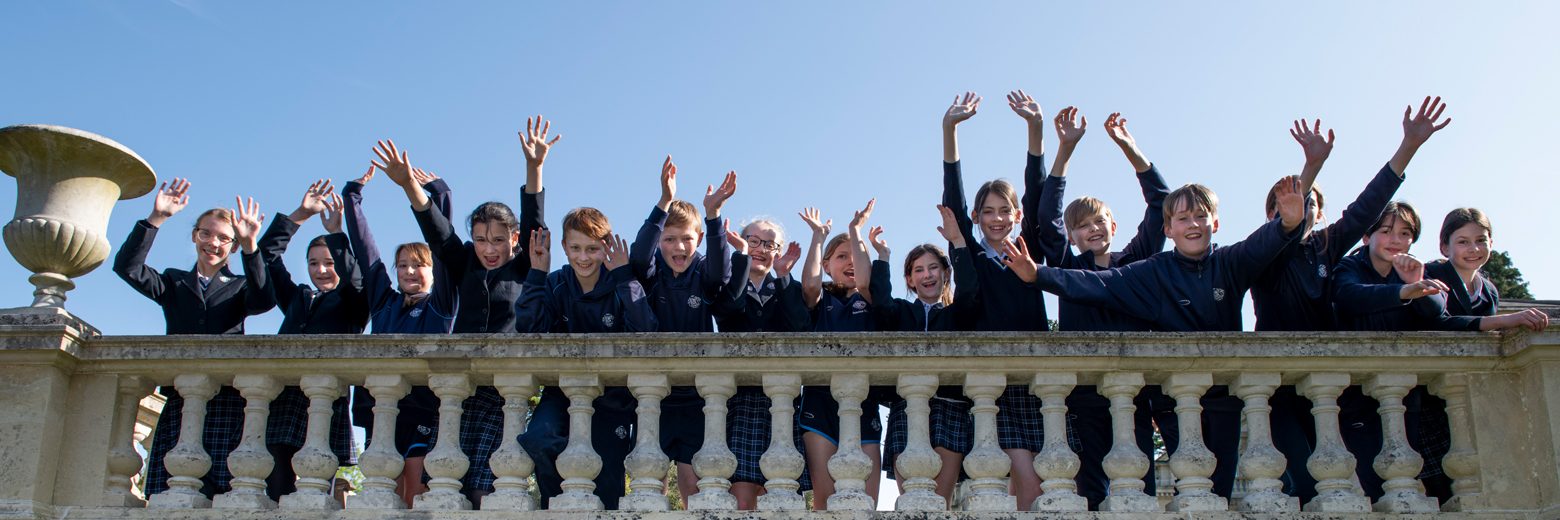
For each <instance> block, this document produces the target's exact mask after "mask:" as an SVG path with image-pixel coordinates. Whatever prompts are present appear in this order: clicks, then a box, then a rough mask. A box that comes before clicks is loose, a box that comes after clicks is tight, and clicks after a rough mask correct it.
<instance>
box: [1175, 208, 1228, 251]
mask: <svg viewBox="0 0 1560 520" xmlns="http://www.w3.org/2000/svg"><path fill="white" fill-rule="evenodd" d="M1189 205H1191V203H1190V202H1189V201H1182V202H1181V204H1179V206H1180V207H1178V208H1176V210H1175V212H1173V213H1171V214H1170V218H1169V219H1168V220H1166V221H1165V236H1167V237H1169V238H1170V241H1171V242H1174V243H1175V250H1176V251H1178V252H1180V253H1181V254H1182V255H1183V256H1186V257H1188V258H1202V257H1203V255H1206V254H1208V244H1210V243H1212V242H1213V234H1214V233H1217V232H1218V231H1219V215H1218V214H1216V213H1213V212H1210V211H1208V209H1207V208H1203V207H1191V208H1188V207H1187V206H1189Z"/></svg>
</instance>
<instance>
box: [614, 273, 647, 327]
mask: <svg viewBox="0 0 1560 520" xmlns="http://www.w3.org/2000/svg"><path fill="white" fill-rule="evenodd" d="M607 277H608V278H609V281H610V282H611V283H613V284H614V287H616V289H615V290H616V291H617V298H618V303H619V304H621V305H622V306H623V331H624V332H656V331H658V330H660V326H659V324H658V323H656V320H655V312H654V311H653V310H651V309H650V298H649V297H648V296H647V295H646V294H645V287H644V286H643V285H640V284H639V280H635V279H634V274H633V273H631V272H629V270H628V266H623V267H619V268H617V269H613V270H612V271H610V272H608V273H607Z"/></svg>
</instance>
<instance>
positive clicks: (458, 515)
mask: <svg viewBox="0 0 1560 520" xmlns="http://www.w3.org/2000/svg"><path fill="white" fill-rule="evenodd" d="M59 513H60V514H59V516H55V517H38V518H51V519H53V518H59V519H80V520H99V519H101V520H110V519H115V520H117V519H159V520H206V519H212V520H217V519H220V520H283V519H288V520H370V519H416V520H481V519H500V518H502V519H513V520H630V519H644V520H792V519H795V520H802V519H812V520H944V519H946V520H965V519H967V520H1028V519H1033V520H1041V519H1046V520H1051V519H1056V520H1073V519H1076V520H1266V519H1272V520H1287V519H1294V520H1336V519H1349V520H1421V519H1430V518H1435V519H1450V520H1539V518H1540V517H1538V516H1537V514H1538V513H1536V512H1534V513H1526V512H1503V513H1441V514H1435V515H1428V514H1427V515H1407V514H1386V513H1363V514H1330V513H1282V514H1272V513H1238V512H1232V511H1217V512H1199V513H1109V512H1087V513H999V512H990V513H962V512H925V513H911V512H905V513H900V512H890V511H883V512H868V511H860V512H846V511H828V512H802V511H797V512H783V511H770V512H743V511H728V512H718V511H709V512H692V511H672V512H628V511H614V512H565V511H530V512H509V511H351V510H348V511H337V512H304V511H252V512H244V511H212V510H204V511H169V510H145V509H112V508H70V509H66V510H61V511H60V512H59Z"/></svg>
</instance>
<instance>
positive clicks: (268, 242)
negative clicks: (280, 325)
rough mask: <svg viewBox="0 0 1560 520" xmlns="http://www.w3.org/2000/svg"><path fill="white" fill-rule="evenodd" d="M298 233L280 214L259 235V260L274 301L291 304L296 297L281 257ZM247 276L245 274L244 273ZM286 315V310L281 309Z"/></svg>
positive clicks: (289, 220)
mask: <svg viewBox="0 0 1560 520" xmlns="http://www.w3.org/2000/svg"><path fill="white" fill-rule="evenodd" d="M297 233H298V224H295V223H293V221H292V219H290V218H287V215H283V214H281V213H277V214H276V218H274V219H272V220H271V225H270V226H267V227H266V229H265V234H262V235H260V241H259V244H258V245H259V247H258V249H259V251H260V258H261V260H263V261H264V262H265V267H266V270H267V271H268V272H267V274H269V275H270V276H271V280H270V282H271V288H272V289H273V290H275V296H274V299H275V301H278V302H284V305H285V304H286V303H285V302H291V301H293V298H295V297H297V296H298V284H297V283H294V282H293V278H292V273H290V272H288V271H287V262H285V261H283V255H284V254H286V253H287V246H288V244H291V243H292V238H293V235H295V234H297ZM246 274H247V273H246ZM282 312H283V313H286V312H287V308H286V307H283V308H282Z"/></svg>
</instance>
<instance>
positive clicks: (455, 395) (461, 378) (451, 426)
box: [392, 374, 471, 511]
mask: <svg viewBox="0 0 1560 520" xmlns="http://www.w3.org/2000/svg"><path fill="white" fill-rule="evenodd" d="M428 388H430V389H432V390H433V394H434V395H436V396H439V435H438V437H437V438H435V439H434V447H433V450H432V451H429V452H428V456H427V457H425V458H424V459H423V470H424V471H427V472H428V475H429V476H431V477H433V480H431V481H429V482H428V491H427V492H425V493H423V494H421V495H417V498H416V499H414V500H413V501H412V507H413V508H414V509H425V510H443V511H449V510H464V509H471V500H468V499H467V498H466V495H464V494H462V493H461V492H460V485H461V484H460V479H461V477H464V476H466V470H468V469H470V468H471V461H469V460H467V459H466V453H465V452H464V451H461V449H460V415H461V403H462V402H464V401H465V400H466V398H467V397H469V396H470V395H471V378H470V377H469V376H467V375H466V374H431V375H429V376H428ZM392 431H393V430H392Z"/></svg>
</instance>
